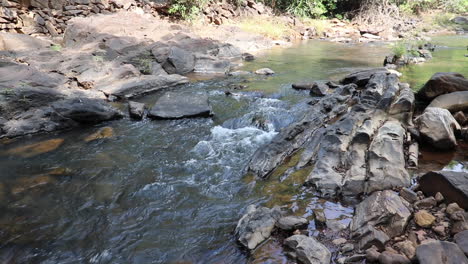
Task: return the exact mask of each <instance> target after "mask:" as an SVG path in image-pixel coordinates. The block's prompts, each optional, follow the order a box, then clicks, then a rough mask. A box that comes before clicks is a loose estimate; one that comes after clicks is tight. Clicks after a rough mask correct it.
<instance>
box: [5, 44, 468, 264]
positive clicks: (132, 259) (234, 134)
mask: <svg viewBox="0 0 468 264" xmlns="http://www.w3.org/2000/svg"><path fill="white" fill-rule="evenodd" d="M444 40H447V39H444ZM455 40H456V41H455ZM459 41H460V42H461V41H466V38H463V37H457V38H453V39H449V42H450V44H454V43H455V44H457V43H459ZM454 46H459V47H458V49H453V48H447V49H446V50H444V51H443V52H442V51H441V52H440V53H436V54H435V58H434V60H433V62H430V63H428V64H427V65H428V66H427V67H432V66H429V65H433V64H438V63H444V65H445V64H447V60H448V59H452V58H451V57H450V56H445V55H444V56H441V57H438V54H446V53H447V54H452V53H454V54H458V55H460V50H462V49H463V47H462V46H463V45H458V44H457V45H454ZM388 52H389V48H388V47H387V46H386V45H383V44H365V45H343V44H336V43H329V42H321V41H310V42H308V43H305V44H301V45H296V46H293V47H291V48H287V49H279V48H278V49H272V50H269V51H267V52H264V53H263V54H262V55H261V56H259V58H258V59H257V60H256V61H254V62H251V63H245V65H244V66H243V68H242V69H243V70H255V69H258V68H262V67H269V68H272V69H273V70H274V71H275V72H276V73H277V74H276V75H274V76H270V77H265V76H253V75H248V76H239V77H217V78H215V79H211V80H207V81H197V82H195V81H194V82H193V83H191V84H189V85H186V86H183V87H179V88H177V89H178V90H179V91H182V92H189V93H197V92H202V91H207V92H208V94H209V98H210V102H211V104H212V106H213V111H214V114H215V115H214V117H213V118H211V119H183V120H174V121H152V120H144V121H140V122H138V121H132V120H129V119H123V120H118V121H113V122H108V123H105V124H100V125H99V126H95V127H91V128H83V129H78V130H73V131H68V132H60V133H58V132H57V133H52V134H47V135H38V136H33V137H26V138H21V139H14V140H9V141H3V142H2V143H1V145H0V210H1V212H2V213H1V215H0V262H1V263H245V262H247V258H246V255H245V254H244V253H243V252H242V251H241V250H240V249H239V247H238V246H237V244H236V243H235V241H234V239H233V234H232V233H233V230H234V228H235V225H236V223H237V221H238V219H239V218H240V216H241V215H242V213H243V210H244V209H245V208H246V207H247V206H248V205H249V204H267V205H268V206H273V205H286V206H287V207H289V208H290V209H292V211H294V212H295V213H296V214H299V215H304V216H310V215H311V212H312V211H313V210H323V211H324V213H325V214H326V215H327V217H328V218H329V219H332V220H333V219H334V220H335V221H336V223H337V225H338V226H339V225H340V223H341V224H346V223H348V222H349V221H350V218H351V216H352V212H353V209H352V207H349V206H344V205H341V204H340V203H338V202H333V201H325V200H321V199H317V198H315V197H313V194H310V193H308V192H307V190H306V189H305V188H304V187H303V186H302V182H303V180H304V176H305V175H306V173H307V171H302V172H298V173H295V174H293V175H291V176H290V177H289V178H287V179H283V178H282V177H281V176H282V174H283V172H284V171H285V170H286V169H287V166H291V165H294V162H296V161H297V160H295V158H294V157H293V158H291V160H290V161H288V164H286V165H285V168H284V169H283V168H280V169H278V171H277V172H276V175H274V177H272V180H271V181H270V182H255V181H254V179H252V177H249V176H246V175H245V171H244V169H245V166H246V164H247V162H248V160H249V158H250V157H251V155H252V154H253V153H254V151H255V150H256V149H257V148H258V147H259V146H261V145H263V144H267V143H268V142H269V141H270V140H271V139H272V138H273V137H274V136H275V135H276V133H277V132H278V130H279V129H281V128H282V127H285V126H287V125H288V124H290V123H292V122H294V121H296V120H298V119H299V118H300V117H301V115H302V114H303V112H304V111H305V109H306V105H305V103H306V102H307V100H308V98H309V96H308V94H307V92H304V91H294V90H293V89H291V88H290V86H291V84H292V83H293V82H305V81H313V80H325V79H332V80H338V79H339V78H340V77H342V76H344V75H345V74H347V73H350V72H352V71H355V70H358V69H361V68H366V67H376V66H380V65H381V63H382V61H383V58H384V57H385V55H386V54H387V53H388ZM458 55H456V56H458ZM453 56H455V55H453ZM457 58H458V57H457ZM463 59H465V61H463ZM456 61H457V62H456V63H457V64H460V63H465V62H466V58H462V59H460V60H459V59H457V60H456ZM465 65H466V64H465ZM442 68H443V69H445V68H444V67H442ZM420 69H422V70H421V71H425V69H426V66H425V65H421V66H420V65H418V66H414V67H409V68H407V69H404V73H405V74H408V77H407V81H409V82H412V81H415V83H419V82H420V80H419V79H417V78H414V79H413V77H411V76H413V75H418V73H414V72H418V71H420ZM467 70H468V69H467V67H464V68H463V67H462V68H461V69H459V71H461V72H462V73H464V74H467V75H468V72H467ZM463 71H464V72H463ZM410 73H411V74H412V75H410ZM429 75H430V74H429ZM428 77H429V76H425V77H424V79H428ZM239 84H241V85H247V86H248V87H247V88H245V89H243V90H242V91H237V90H236V91H232V92H233V93H234V94H233V95H230V96H227V95H226V94H225V91H228V90H231V88H230V87H232V86H233V85H234V86H235V85H239ZM158 96H159V95H158V94H154V95H149V96H146V97H144V98H140V99H139V100H138V101H141V102H145V103H147V105H149V106H151V105H152V104H153V103H154V102H155V101H156V99H157V98H158ZM116 106H117V107H121V108H122V109H123V110H124V111H125V110H126V109H125V106H124V105H118V104H117V105H116ZM103 127H110V128H111V129H105V130H103V131H104V132H102V133H101V135H102V136H103V137H105V138H101V139H96V140H91V139H90V138H89V136H90V135H91V134H93V133H95V132H96V131H97V130H99V129H100V128H103ZM460 164H463V163H460ZM454 166H455V165H454ZM456 166H459V165H456ZM461 166H462V167H463V166H464V165H461ZM306 170H307V168H306ZM310 229H311V230H312V231H313V230H314V229H315V227H314V226H313V225H312V226H311V227H310ZM312 234H313V235H318V232H315V233H314V232H312ZM322 235H323V234H322ZM260 255H261V253H260ZM280 255H281V254H280ZM279 258H280V260H278V261H279V262H277V263H282V262H284V261H285V260H284V258H283V259H281V258H282V256H280V257H279ZM257 263H262V262H257Z"/></svg>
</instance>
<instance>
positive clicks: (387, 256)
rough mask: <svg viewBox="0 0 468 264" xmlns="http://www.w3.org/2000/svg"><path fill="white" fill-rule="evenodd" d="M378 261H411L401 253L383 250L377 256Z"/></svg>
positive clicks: (387, 263) (397, 263)
mask: <svg viewBox="0 0 468 264" xmlns="http://www.w3.org/2000/svg"><path fill="white" fill-rule="evenodd" d="M379 262H380V263H381V264H410V263H411V261H410V260H409V259H408V258H407V257H406V256H403V255H401V254H396V253H392V252H389V251H384V252H382V254H380V256H379Z"/></svg>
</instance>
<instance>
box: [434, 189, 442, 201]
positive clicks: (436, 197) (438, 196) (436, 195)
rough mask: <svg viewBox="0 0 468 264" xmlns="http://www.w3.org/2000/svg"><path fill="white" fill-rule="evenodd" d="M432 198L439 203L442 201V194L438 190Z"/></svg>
mask: <svg viewBox="0 0 468 264" xmlns="http://www.w3.org/2000/svg"><path fill="white" fill-rule="evenodd" d="M434 198H435V200H436V201H437V203H441V202H443V201H444V196H443V195H442V194H441V193H440V192H437V193H436V194H435V197H434Z"/></svg>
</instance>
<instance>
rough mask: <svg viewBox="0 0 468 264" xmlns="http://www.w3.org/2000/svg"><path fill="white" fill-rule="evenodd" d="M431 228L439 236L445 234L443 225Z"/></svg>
mask: <svg viewBox="0 0 468 264" xmlns="http://www.w3.org/2000/svg"><path fill="white" fill-rule="evenodd" d="M432 230H433V231H434V232H435V233H436V234H438V235H439V236H442V237H443V236H445V235H446V234H445V227H444V226H443V225H438V226H434V227H433V228H432Z"/></svg>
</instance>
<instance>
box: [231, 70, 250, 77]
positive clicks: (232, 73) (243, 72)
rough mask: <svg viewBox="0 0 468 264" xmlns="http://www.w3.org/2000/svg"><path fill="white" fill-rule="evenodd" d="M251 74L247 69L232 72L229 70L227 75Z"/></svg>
mask: <svg viewBox="0 0 468 264" xmlns="http://www.w3.org/2000/svg"><path fill="white" fill-rule="evenodd" d="M249 74H251V72H248V71H233V72H230V73H229V74H228V75H229V76H241V75H249Z"/></svg>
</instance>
